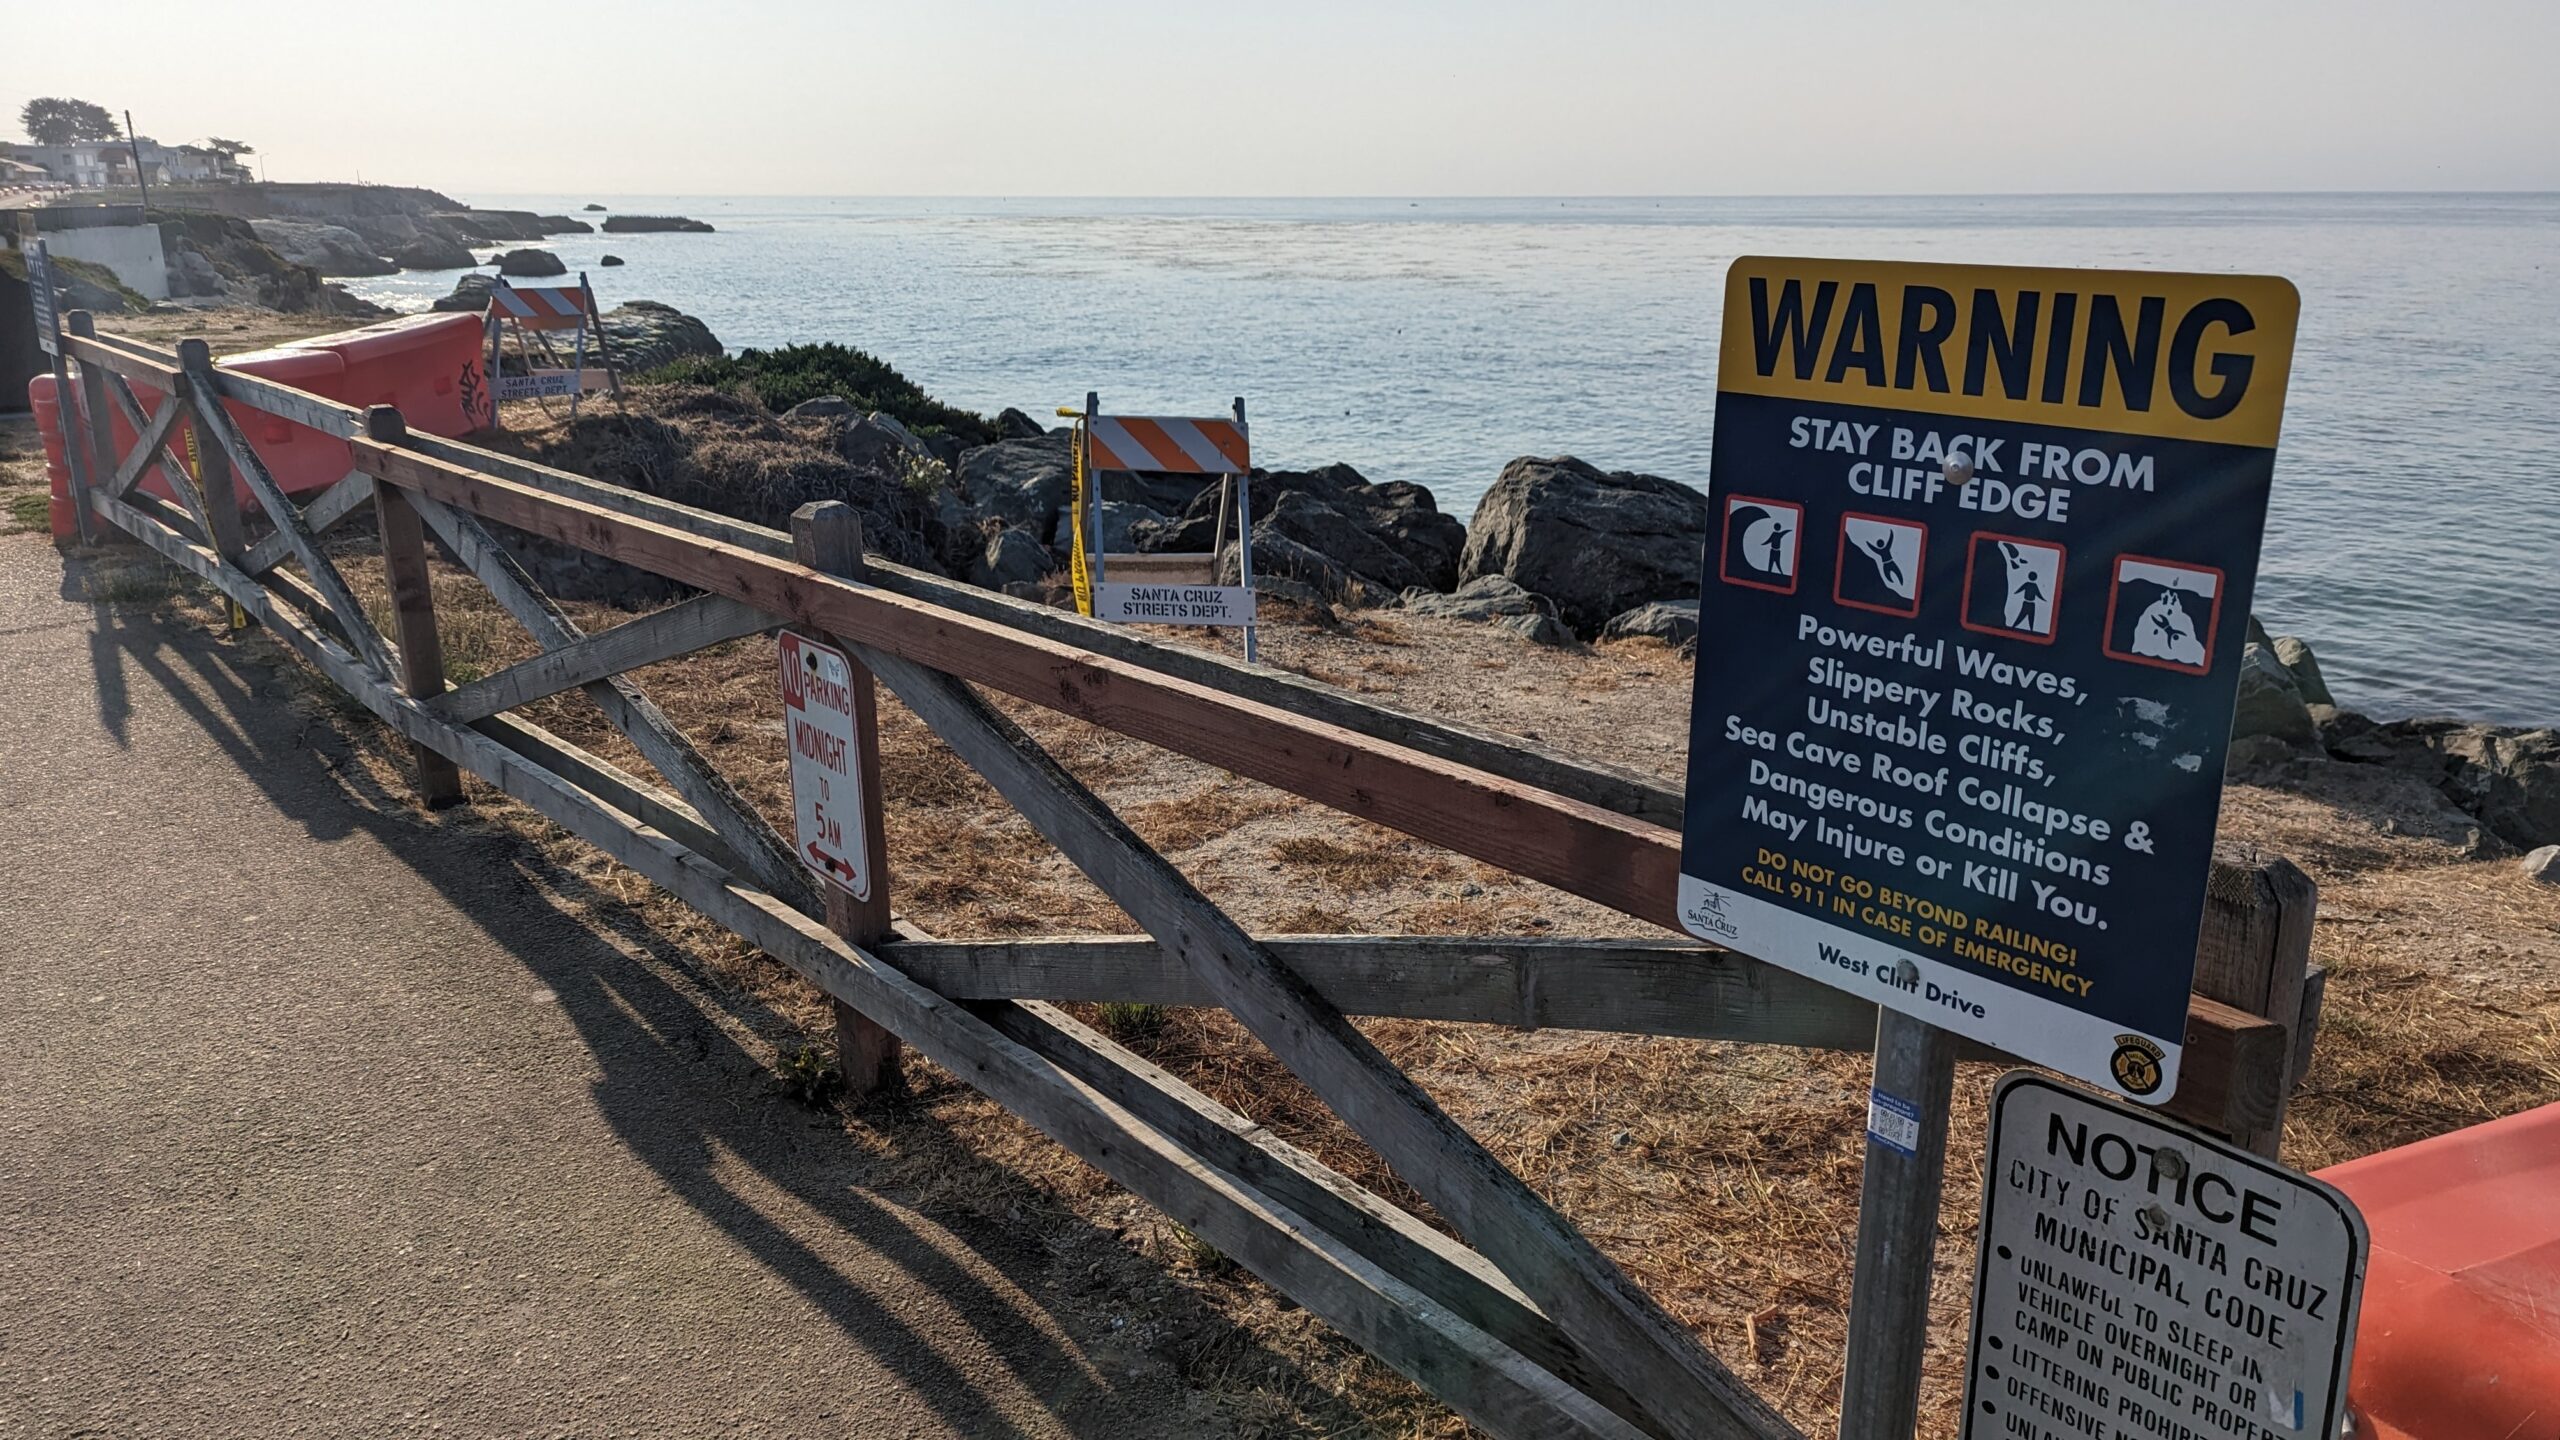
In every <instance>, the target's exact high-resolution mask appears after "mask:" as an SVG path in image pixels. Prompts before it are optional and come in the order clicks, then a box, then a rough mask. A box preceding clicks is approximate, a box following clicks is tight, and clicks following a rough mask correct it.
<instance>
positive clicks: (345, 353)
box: [27, 314, 486, 539]
mask: <svg viewBox="0 0 2560 1440" xmlns="http://www.w3.org/2000/svg"><path fill="white" fill-rule="evenodd" d="M480 334H481V318H480V317H479V316H478V315H476V314H446V315H410V316H404V317H402V318H400V319H396V320H385V321H382V322H381V323H379V324H374V325H367V326H365V327H363V328H362V329H358V330H342V331H339V332H338V333H336V334H334V335H314V336H312V337H310V338H309V339H306V340H296V341H293V342H292V343H291V344H287V345H279V346H276V347H274V348H273V349H268V350H259V351H254V352H252V353H249V354H245V355H234V356H231V357H229V358H227V359H224V360H223V361H221V362H220V364H221V368H223V369H225V370H233V371H237V372H239V373H241V374H243V375H255V376H258V377H259V378H261V379H266V380H273V381H275V382H276V383H277V384H279V385H290V386H292V387H293V388H295V389H297V390H308V391H310V392H311V393H312V394H314V395H319V396H323V397H325V398H327V399H331V400H336V401H339V402H341V403H343V404H348V405H391V406H396V407H398V409H399V411H400V413H401V416H402V417H403V418H404V419H406V420H407V421H408V424H409V428H410V429H411V430H414V431H418V432H420V433H423V434H429V435H464V434H468V433H470V431H471V430H472V429H473V428H474V426H475V422H474V420H473V419H472V414H473V411H474V410H475V409H477V408H478V407H479V406H480V405H481V404H483V403H484V397H485V395H486V390H485V385H486V377H485V376H484V375H483V374H482V369H481V355H480ZM133 393H134V398H135V399H137V400H139V401H140V402H141V403H142V408H143V410H144V411H145V413H151V414H156V413H157V412H158V411H159V408H160V404H161V401H162V400H163V399H164V398H165V397H164V396H163V395H162V394H161V392H160V391H158V390H155V389H153V388H152V387H150V386H149V385H145V384H143V383H142V382H140V381H135V382H133ZM27 397H28V399H29V400H30V401H32V402H33V404H34V409H35V414H36V425H37V428H38V429H39V430H40V431H41V432H42V434H43V437H44V448H45V466H46V469H47V471H48V472H49V474H50V476H51V478H52V481H53V510H52V517H53V533H54V537H55V538H56V539H68V538H69V537H70V536H71V535H72V534H74V533H75V527H74V526H73V523H72V514H71V498H70V496H71V472H70V470H69V468H68V466H67V465H66V464H65V460H64V455H63V449H62V424H61V415H62V404H61V397H60V396H58V395H56V394H55V393H54V383H53V377H52V376H50V375H38V376H37V377H36V378H35V379H33V380H31V381H29V382H28V383H27ZM223 408H224V409H225V410H227V411H229V412H230V414H231V419H232V422H233V423H234V424H236V425H238V426H239V427H240V433H241V434H242V435H244V436H247V437H248V440H249V448H250V449H252V450H254V451H256V452H257V456H258V459H259V460H260V461H261V462H262V463H264V464H265V465H266V467H267V473H268V474H270V475H272V476H274V477H275V481H276V484H277V486H278V487H279V488H281V489H282V490H283V491H284V492H285V493H286V494H288V495H305V494H309V493H311V492H313V491H318V490H325V489H327V488H328V487H329V486H331V485H334V484H336V483H337V482H338V480H339V479H340V478H342V477H343V476H345V474H346V473H347V471H348V470H349V468H351V467H352V465H353V463H354V459H353V457H352V456H351V455H350V454H349V453H348V450H347V442H346V441H344V440H342V439H339V438H338V437H336V436H334V435H325V434H322V433H321V432H319V431H317V430H313V429H311V428H309V427H307V426H302V425H296V424H294V423H293V422H291V421H289V420H285V419H281V418H279V417H277V416H274V415H269V414H267V413H266V412H264V411H261V410H254V409H251V408H250V407H248V406H246V405H242V404H240V403H238V402H236V401H225V402H223ZM107 418H108V424H109V425H110V427H111V428H112V429H113V431H114V434H115V446H116V455H117V458H118V459H119V460H121V459H122V457H124V456H127V455H130V454H131V453H133V445H134V442H135V440H136V438H137V437H136V436H135V434H134V430H133V427H132V426H131V425H129V424H127V423H126V422H125V418H124V416H123V415H122V414H121V413H120V412H118V411H117V410H116V409H115V407H114V406H113V405H112V404H110V405H109V406H108V415H107ZM197 443H199V444H201V443H203V442H202V441H201V440H199V441H198V442H197ZM170 448H171V450H172V452H173V453H176V454H181V455H183V454H185V453H186V440H185V438H184V437H183V436H180V437H174V438H173V439H172V441H171V446H170ZM139 488H140V489H141V490H142V491H143V492H144V493H146V494H150V495H155V496H158V497H159V498H161V499H163V500H171V501H174V500H175V499H176V498H177V497H176V496H175V495H174V494H172V493H171V492H170V490H169V484H168V481H167V480H166V479H165V478H164V477H163V476H161V474H160V473H159V467H158V466H156V465H155V466H153V467H151V468H150V469H149V470H146V471H145V472H144V478H143V481H142V484H141V486H140V487H139ZM240 498H241V503H242V504H243V505H244V506H248V507H251V508H252V509H254V508H255V506H256V503H257V502H256V501H255V500H254V499H252V498H251V497H250V495H249V492H248V490H247V489H246V488H245V487H244V488H243V489H242V490H241V492H240Z"/></svg>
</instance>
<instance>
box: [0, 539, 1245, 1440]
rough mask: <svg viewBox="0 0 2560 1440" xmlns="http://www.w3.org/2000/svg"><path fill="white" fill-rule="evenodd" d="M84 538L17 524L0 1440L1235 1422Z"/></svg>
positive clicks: (1113, 1427)
mask: <svg viewBox="0 0 2560 1440" xmlns="http://www.w3.org/2000/svg"><path fill="white" fill-rule="evenodd" d="M64 566H65V562H64V560H63V558H62V557H61V556H60V555H58V554H57V553H56V552H55V551H54V550H53V549H52V548H51V547H50V546H47V545H44V544H41V543H39V542H36V541H34V540H32V539H29V538H26V537H20V538H17V539H11V540H5V541H0V716H5V720H0V1437H11V1440H14V1437H19V1436H72V1435H81V1436H118V1437H123V1436H163V1435H166V1436H268V1435H276V1436H302V1435H383V1434H430V1433H435V1434H450V1435H463V1436H481V1435H488V1436H498V1435H508V1436H514V1435H522V1436H546V1437H549V1436H648V1437H662V1436H684V1435H839V1434H841V1435H860V1436H896V1435H945V1434H964V1435H1008V1436H1009V1435H1031V1436H1051V1435H1074V1436H1109V1437H1111V1440H1135V1437H1144V1436H1149V1435H1170V1434H1176V1433H1182V1434H1199V1433H1204V1431H1207V1432H1214V1430H1216V1429H1218V1428H1220V1427H1218V1426H1217V1425H1215V1424H1214V1423H1211V1424H1209V1425H1207V1426H1205V1427H1204V1426H1203V1424H1202V1421H1203V1419H1204V1418H1205V1413H1204V1411H1203V1409H1202V1408H1201V1405H1202V1401H1201V1399H1200V1397H1199V1396H1197V1395H1195V1394H1192V1393H1190V1392H1189V1391H1188V1389H1187V1387H1186V1386H1185V1385H1183V1384H1182V1383H1180V1382H1179V1381H1178V1380H1177V1379H1175V1378H1174V1377H1172V1376H1171V1375H1170V1374H1168V1373H1167V1371H1166V1369H1165V1367H1164V1366H1162V1365H1161V1364H1150V1363H1140V1362H1143V1361H1144V1358H1145V1357H1132V1356H1129V1355H1124V1354H1119V1353H1115V1352H1113V1351H1112V1349H1111V1348H1110V1343H1109V1339H1108V1336H1107V1335H1105V1336H1103V1337H1100V1338H1096V1337H1094V1336H1093V1335H1092V1333H1091V1332H1092V1331H1093V1330H1094V1329H1095V1327H1096V1324H1097V1323H1099V1322H1096V1321H1095V1320H1094V1319H1093V1317H1091V1316H1089V1315H1086V1314H1084V1313H1083V1311H1082V1310H1081V1309H1080V1308H1079V1306H1078V1305H1076V1304H1073V1303H1068V1301H1067V1299H1066V1298H1065V1297H1064V1295H1063V1294H1062V1291H1061V1289H1060V1286H1061V1285H1062V1284H1063V1283H1064V1282H1062V1281H1060V1280H1059V1279H1058V1278H1057V1276H1058V1271H1059V1269H1060V1267H1059V1266H1057V1265H1056V1264H1054V1263H1049V1258H1048V1256H1047V1255H1046V1254H1044V1253H1042V1250H1043V1247H1044V1246H1047V1247H1050V1248H1054V1244H1055V1242H1054V1239H1053V1238H1044V1239H1043V1240H1042V1241H1040V1242H1038V1243H1036V1244H1035V1243H1030V1242H1022V1243H1015V1242H1014V1241H1012V1240H1009V1238H1008V1237H1007V1236H1005V1235H1003V1234H1001V1233H994V1234H990V1233H986V1230H985V1227H983V1226H979V1227H976V1228H975V1229H974V1230H973V1229H972V1228H971V1227H969V1226H967V1225H958V1228H954V1224H956V1223H957V1222H953V1223H943V1222H938V1221H937V1220H936V1219H935V1218H932V1217H930V1216H928V1215H926V1214H924V1213H920V1212H919V1211H918V1210H916V1209H913V1208H910V1207H908V1206H905V1205H902V1204H899V1203H896V1202H895V1201H893V1200H891V1199H889V1198H887V1197H886V1196H884V1195H883V1194H881V1193H879V1192H878V1191H876V1190H874V1189H871V1188H869V1187H868V1186H867V1184H866V1180H867V1178H868V1173H869V1172H868V1170H867V1167H868V1166H869V1165H871V1164H873V1163H875V1162H873V1161H872V1160H870V1159H867V1158H866V1155H865V1152H864V1150H863V1149H862V1147H859V1146H856V1145H854V1144H852V1143H851V1142H850V1141H849V1139H848V1137H847V1135H846V1134H845V1127H844V1125H843V1122H842V1121H841V1120H839V1119H837V1118H836V1117H834V1116H832V1115H824V1114H813V1113H812V1112H810V1111H808V1110H807V1109H805V1108H802V1107H799V1106H797V1105H794V1104H792V1103H790V1102H788V1101H784V1100H780V1099H778V1098H777V1097H776V1095H775V1094H774V1093H773V1087H772V1085H771V1083H770V1082H769V1080H768V1078H767V1077H768V1074H769V1072H768V1070H767V1068H766V1066H765V1065H764V1064H763V1063H762V1062H761V1061H760V1060H759V1059H758V1057H757V1055H756V1054H755V1053H754V1049H753V1047H752V1045H751V1043H750V1042H749V1040H748V1039H747V1037H746V1034H745V1032H744V1031H743V1030H742V1028H741V1024H740V1021H739V1017H738V1016H737V1014H736V1013H735V1012H734V1010H732V1009H724V1008H723V1007H724V1006H734V1005H735V1004H736V1003H737V1002H736V1001H735V1000H734V999H727V998H722V997H716V996H713V995H711V994H708V993H707V992H706V991H705V990H704V989H702V988H700V987H697V986H695V985H693V984H692V983H691V982H690V981H689V980H688V979H687V978H686V976H685V975H684V974H683V973H682V971H681V968H680V967H671V966H670V965H668V964H666V963H664V961H663V958H662V957H654V958H653V957H652V956H651V955H650V954H648V953H647V952H646V951H645V949H644V948H642V947H635V946H634V945H633V944H632V943H631V942H630V941H629V940H628V939H627V938H622V939H618V938H617V937H614V936H611V935H606V934H600V933H598V931H597V930H596V929H595V928H593V927H592V926H591V925H589V924H587V923H583V922H581V921H580V920H579V919H577V918H576V917H575V915H574V914H573V913H571V911H570V910H568V909H567V908H565V907H563V906H561V905H559V904H557V903H555V902H554V901H553V900H552V899H550V898H548V897H546V896H545V895H544V893H543V891H542V887H541V886H539V885H536V884H533V883H531V882H530V881H529V880H528V877H527V875H526V873H525V872H524V871H523V869H521V868H520V867H521V865H522V863H523V862H522V858H521V856H511V855H510V854H509V853H508V847H505V846H497V845H492V844H490V843H488V842H487V841H486V840H485V838H484V839H482V840H481V841H478V842H474V841H471V840H470V839H469V838H468V834H467V832H466V831H463V830H461V829H457V828H456V827H450V826H441V825H434V824H426V823H421V822H420V821H418V820H416V819H413V818H410V817H407V816H404V815H401V814H398V813H395V812H396V806H397V802H396V800H395V801H393V802H392V803H390V804H385V803H383V802H382V801H381V800H380V799H379V798H378V797H374V798H368V797H366V796H363V795H361V794H360V793H358V791H357V790H356V789H355V788H354V782H353V781H351V780H350V779H349V778H348V777H347V775H345V774H343V773H341V769H342V767H333V765H332V763H331V757H330V755H329V753H328V751H327V747H326V744H325V742H324V741H323V740H322V739H321V738H318V737H317V736H316V735H315V731H318V730H326V728H327V727H326V726H314V725H313V724H312V722H311V721H310V720H309V719H308V718H307V717H305V716H303V715H301V714H298V713H297V712H296V710H295V709H294V707H293V706H292V705H290V704H288V703H287V702H286V700H285V698H284V695H283V693H282V692H283V685H282V683H281V681H280V679H279V677H278V675H277V674H276V673H275V672H274V671H272V670H269V669H266V668H263V667H260V666H257V665H252V664H245V663H243V662H241V661H240V660H239V659H238V656H239V653H240V652H239V648H238V647H236V646H232V645H228V644H226V643H224V642H222V641H220V640H219V639H217V638H216V637H215V636H213V635H212V634H210V633H209V632H206V631H203V630H201V629H199V628H197V627H195V626H193V625H186V624H176V623H165V624H164V623H161V622H159V621H156V620H154V619H152V618H150V616H149V615H148V614H139V615H137V614H134V613H129V612H126V613H120V612H119V611H118V610H116V609H115V608H113V607H109V606H105V605H98V604H91V603H87V602H85V601H83V600H81V599H77V598H71V596H72V595H74V594H77V593H80V589H81V587H80V581H79V579H78V577H77V575H76V573H75V574H74V576H73V578H71V579H70V580H66V576H65V568H64ZM74 570H75V572H76V570H77V565H76V562H75V564H74ZM964 1160H965V1157H964ZM1106 1248H1107V1247H1106ZM1087 1273H1089V1272H1088V1270H1087V1267H1086V1266H1085V1265H1084V1264H1083V1262H1082V1260H1081V1258H1079V1260H1078V1261H1077V1263H1076V1265H1075V1267H1074V1270H1073V1274H1074V1276H1075V1277H1077V1278H1078V1279H1081V1278H1082V1277H1084V1276H1085V1275H1086V1274H1087Z"/></svg>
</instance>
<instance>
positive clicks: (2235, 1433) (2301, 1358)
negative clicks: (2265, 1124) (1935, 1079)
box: [1963, 1071, 2366, 1440]
mask: <svg viewBox="0 0 2560 1440" xmlns="http://www.w3.org/2000/svg"><path fill="white" fill-rule="evenodd" d="M2365 1248H2366V1238H2365V1229H2364V1218H2363V1217H2362V1216H2360V1215H2358V1214H2357V1213H2356V1209H2355V1206H2354V1205H2352V1204H2350V1203H2349V1202H2348V1200H2347V1198H2346V1197H2345V1196H2343V1195H2341V1194H2339V1193H2338V1192H2337V1191H2336V1190H2333V1189H2331V1188H2330V1187H2329V1186H2326V1185H2323V1184H2321V1183H2320V1182H2319V1181H2317V1180H2314V1179H2312V1178H2311V1177H2310V1176H2308V1175H2303V1174H2299V1173H2297V1172H2295V1171H2292V1170H2287V1169H2285V1168H2284V1167H2282V1166H2280V1165H2275V1164H2271V1163H2269V1162H2267V1161H2265V1160H2261V1159H2259V1158H2257V1157H2256V1156H2254V1155H2250V1154H2247V1153H2245V1152H2243V1151H2239V1150H2235V1149H2232V1148H2231V1147H2229V1146H2227V1145H2224V1144H2222V1143H2221V1142H2219V1141H2216V1140H2212V1139H2209V1138H2207V1137H2205V1136H2202V1135H2198V1134H2196V1133H2194V1132H2193V1131H2190V1130H2187V1129H2186V1128H2184V1127H2183V1126H2177V1125H2171V1124H2167V1123H2165V1122H2163V1121H2161V1120H2158V1119H2156V1118H2154V1117H2153V1116H2151V1115H2149V1114H2147V1113H2145V1112H2142V1111H2138V1110H2129V1109H2126V1108H2124V1107H2123V1106H2119V1105H2111V1104H2108V1103H2106V1102H2105V1101H2102V1100H2099V1099H2097V1098H2096V1097H2094V1096H2090V1095H2085V1094H2082V1093H2080V1092H2079V1091H2076V1090H2071V1089H2067V1088H2065V1087H2064V1086H2062V1085H2060V1084H2057V1083H2055V1082H2054V1081H2052V1080H2048V1079H2046V1078H2044V1077H2042V1076H2040V1075H2035V1074H2032V1073H2029V1072H2026V1071H2019V1072H2016V1073H2014V1074H2012V1075H2010V1076H2009V1077H2008V1078H2006V1079H2004V1080H2002V1081H2001V1082H2000V1089H1999V1091H1998V1093H1997V1094H1996V1095H1995V1096H1994V1097H1993V1099H1992V1106H1991V1147H1990V1154H1989V1157H1988V1174H1987V1175H1986V1176H1985V1177H1984V1187H1983V1198H1982V1236H1981V1253H1980V1254H1979V1255H1978V1256H1977V1257H1976V1260H1975V1269H1974V1286H1973V1345H1972V1348H1971V1349H1970V1350H1969V1351H1968V1352H1967V1354H1968V1364H1967V1368H1966V1374H1965V1405H1964V1422H1965V1423H1964V1432H1963V1433H1964V1435H1965V1437H1966V1440H1992V1437H1995V1436H1996V1437H2001V1440H2084V1437H2086V1440H2274V1437H2279V1436H2284V1437H2292V1436H2301V1437H2304V1440H2314V1437H2316V1440H2333V1437H2335V1436H2336V1435H2337V1434H2338V1433H2339V1431H2338V1424H2339V1417H2340V1415H2341V1414H2342V1413H2343V1408H2344V1406H2345V1404H2346V1393H2347V1361H2348V1357H2349V1356H2350V1354H2351V1353H2352V1352H2353V1350H2354V1348H2355V1328H2356V1313H2357V1310H2358V1308H2359V1307H2360V1306H2361V1304H2362V1303H2363V1300H2362V1297H2363V1289H2364V1260H2365Z"/></svg>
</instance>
